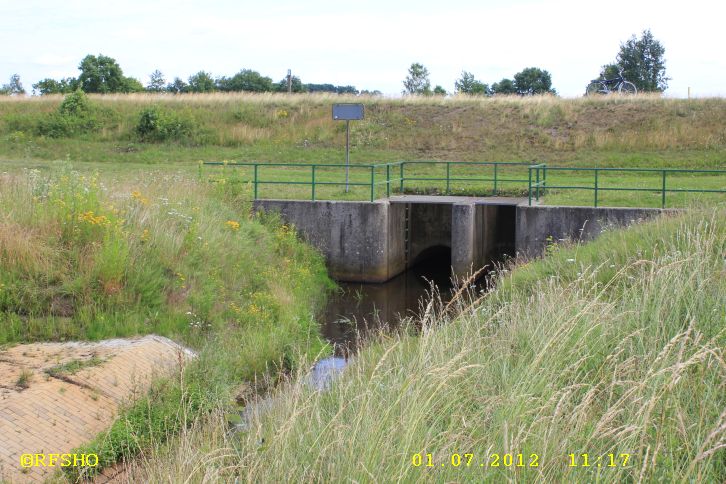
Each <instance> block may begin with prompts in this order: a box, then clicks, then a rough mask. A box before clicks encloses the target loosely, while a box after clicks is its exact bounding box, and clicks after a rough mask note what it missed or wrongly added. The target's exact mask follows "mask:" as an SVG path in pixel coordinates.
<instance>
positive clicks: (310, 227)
mask: <svg viewBox="0 0 726 484" xmlns="http://www.w3.org/2000/svg"><path fill="white" fill-rule="evenodd" d="M432 198H433V197H432ZM449 198H450V199H451V200H449V201H448V202H446V203H441V201H440V200H439V201H437V202H432V203H425V202H423V201H421V200H419V201H417V202H415V203H407V202H404V201H396V202H395V203H393V202H389V201H388V200H381V201H376V202H342V201H318V202H312V201H302V200H257V201H256V202H255V204H254V206H255V209H256V210H266V211H276V212H279V213H280V214H281V216H282V218H283V219H284V220H285V221H287V222H288V223H291V224H294V225H295V226H296V228H297V229H298V231H299V232H300V233H301V234H302V236H303V237H304V238H305V239H306V240H307V241H308V242H309V243H310V244H311V245H313V246H314V247H316V248H317V249H318V250H320V251H321V252H322V253H323V255H324V256H325V259H326V263H327V266H328V272H329V273H330V275H331V277H333V278H334V279H337V280H340V281H350V282H384V281H387V280H389V279H391V278H393V277H395V276H396V275H398V274H400V273H401V272H403V271H404V270H405V269H406V268H407V267H410V266H411V265H413V264H415V263H416V262H417V258H419V257H420V256H421V255H422V254H423V253H424V252H426V251H427V250H428V249H430V248H432V247H437V246H443V247H448V248H450V249H451V265H452V267H453V269H454V272H455V273H456V274H458V275H465V274H467V273H469V272H470V271H471V270H472V269H473V270H478V269H479V268H481V267H482V266H483V265H485V264H487V263H489V261H491V260H492V259H494V258H498V257H500V256H501V255H502V252H503V251H505V252H506V253H509V254H510V255H514V251H515V250H516V253H517V254H520V255H524V256H527V257H535V256H538V255H540V254H541V253H542V251H543V250H544V248H545V246H546V244H547V238H548V237H552V239H554V240H555V241H560V240H571V241H578V240H583V241H585V240H590V239H593V238H595V237H596V236H597V235H599V234H600V233H601V232H602V231H604V230H608V229H611V228H615V227H621V226H625V225H628V224H631V223H633V222H638V221H640V220H644V219H647V218H651V217H654V216H656V215H658V214H660V213H662V212H663V211H662V210H660V209H648V208H607V207H606V208H594V207H550V206H533V207H530V206H527V205H524V204H520V205H517V206H516V209H515V208H514V207H513V206H512V205H509V206H507V205H502V204H501V203H497V204H490V203H486V202H480V201H472V200H466V199H455V198H456V197H449ZM406 210H408V216H409V224H408V234H407V233H406V229H407V227H406ZM513 219H515V220H513ZM406 237H408V238H409V253H408V255H407V254H406Z"/></svg>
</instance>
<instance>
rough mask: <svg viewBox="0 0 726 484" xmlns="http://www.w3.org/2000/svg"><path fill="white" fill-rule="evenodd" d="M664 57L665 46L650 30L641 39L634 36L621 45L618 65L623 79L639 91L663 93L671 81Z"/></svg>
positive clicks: (645, 31) (617, 60)
mask: <svg viewBox="0 0 726 484" xmlns="http://www.w3.org/2000/svg"><path fill="white" fill-rule="evenodd" d="M664 55H665V48H664V47H663V45H662V44H661V43H660V42H659V41H658V40H656V39H655V37H653V34H652V33H651V32H650V30H644V31H643V33H642V35H641V37H640V38H639V39H638V38H636V37H635V35H633V36H632V37H631V38H630V39H628V40H627V41H626V42H625V43H624V44H620V52H618V55H617V58H616V63H617V65H618V66H619V67H620V69H622V70H623V77H625V79H627V80H628V81H630V82H632V83H633V84H635V87H637V88H638V91H658V92H663V91H665V90H666V89H667V88H668V81H669V80H670V79H669V78H668V77H666V72H665V59H664V57H663V56H664Z"/></svg>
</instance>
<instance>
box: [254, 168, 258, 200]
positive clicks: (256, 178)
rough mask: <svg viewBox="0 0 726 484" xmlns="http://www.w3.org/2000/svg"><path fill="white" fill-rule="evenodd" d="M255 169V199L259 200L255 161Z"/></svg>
mask: <svg viewBox="0 0 726 484" xmlns="http://www.w3.org/2000/svg"><path fill="white" fill-rule="evenodd" d="M254 171H255V175H254V178H255V200H257V163H255V168H254Z"/></svg>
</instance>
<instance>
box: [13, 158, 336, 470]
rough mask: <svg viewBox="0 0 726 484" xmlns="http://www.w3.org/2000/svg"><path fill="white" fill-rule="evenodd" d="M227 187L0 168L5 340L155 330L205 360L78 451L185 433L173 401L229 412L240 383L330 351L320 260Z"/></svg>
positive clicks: (125, 449) (119, 452)
mask: <svg viewBox="0 0 726 484" xmlns="http://www.w3.org/2000/svg"><path fill="white" fill-rule="evenodd" d="M225 181H226V179H222V180H220V183H217V184H207V183H202V182H199V181H198V180H196V179H195V178H194V177H193V176H190V175H189V174H185V173H180V172H174V171H164V172H159V171H157V172H153V171H145V172H127V173H125V174H123V175H120V174H118V173H116V174H113V175H102V174H92V173H82V172H78V171H76V170H74V169H73V167H72V166H70V165H68V164H67V163H60V164H57V165H55V166H51V167H50V168H48V169H44V170H39V169H32V170H25V171H24V172H21V173H19V174H9V173H3V174H0V344H6V343H11V344H12V343H18V342H26V341H38V340H51V341H58V340H61V341H62V340H79V339H80V340H88V339H90V340H95V339H102V338H109V337H124V336H135V335H143V334H149V333H156V334H162V335H166V336H169V337H172V338H174V339H175V340H177V341H180V342H182V343H183V344H185V345H188V346H191V347H193V348H194V349H196V350H197V351H198V353H199V358H197V360H196V361H195V362H194V363H192V364H191V365H189V367H188V368H186V369H185V375H184V379H183V380H182V379H178V380H171V381H165V382H160V383H159V384H158V385H156V386H155V388H154V390H153V391H152V392H151V393H150V394H149V395H148V396H147V397H145V398H144V399H142V400H141V401H140V402H137V403H136V404H134V405H132V406H131V407H130V408H128V409H126V410H125V411H124V412H123V413H122V416H121V418H120V419H119V420H118V421H117V422H116V423H114V425H113V427H112V428H111V430H110V431H109V432H108V433H104V434H103V435H101V436H99V438H98V439H96V440H95V441H94V442H92V443H91V444H89V446H87V447H86V449H87V450H88V451H89V452H97V453H98V454H99V455H100V456H101V464H102V465H104V466H107V465H109V464H112V463H114V462H115V461H116V460H117V459H119V458H126V457H130V456H131V455H134V454H136V453H138V452H140V451H142V450H143V449H144V448H145V447H147V446H148V445H149V444H150V442H152V441H158V439H162V438H166V436H167V435H171V434H173V433H174V432H176V431H179V430H180V428H181V427H182V426H184V425H186V421H185V420H184V418H182V417H183V415H182V414H180V413H179V411H178V410H179V402H180V399H181V398H184V399H185V402H186V403H185V404H184V405H185V408H187V410H188V414H187V415H189V416H191V417H196V416H198V415H199V414H200V413H201V414H203V413H205V412H207V411H209V410H210V409H211V408H215V407H218V406H229V405H233V398H232V397H233V394H234V392H235V388H236V387H239V386H240V385H242V384H246V385H248V386H249V385H251V386H252V387H255V385H256V383H255V382H256V381H259V382H263V381H264V380H263V377H265V376H267V377H268V378H272V379H273V380H274V378H276V377H278V376H279V375H280V374H282V373H285V372H288V371H291V370H292V369H294V368H296V367H297V365H299V364H300V362H301V361H304V360H306V359H307V357H308V356H309V355H311V354H312V355H316V354H318V353H319V352H320V351H322V349H323V348H324V343H323V341H322V339H321V336H320V333H319V330H318V327H317V324H316V322H315V319H314V314H315V311H316V310H317V309H318V308H319V306H320V305H321V303H322V302H323V301H324V299H325V297H326V291H327V290H328V289H329V288H330V287H331V285H332V282H331V281H330V280H329V279H328V277H327V274H326V269H325V266H324V263H323V259H322V257H321V256H320V254H319V253H317V252H315V251H314V250H313V249H312V248H310V247H309V246H307V245H305V244H303V243H302V242H301V241H300V240H299V239H298V238H297V235H296V233H295V232H294V230H292V229H291V228H290V227H289V226H287V225H285V224H283V223H282V221H281V220H279V219H278V218H275V217H260V216H255V215H254V214H253V213H252V212H251V209H250V206H249V203H248V202H246V201H245V200H247V199H249V195H248V194H247V193H246V190H247V187H246V185H243V184H238V183H237V184H235V183H224V182H225Z"/></svg>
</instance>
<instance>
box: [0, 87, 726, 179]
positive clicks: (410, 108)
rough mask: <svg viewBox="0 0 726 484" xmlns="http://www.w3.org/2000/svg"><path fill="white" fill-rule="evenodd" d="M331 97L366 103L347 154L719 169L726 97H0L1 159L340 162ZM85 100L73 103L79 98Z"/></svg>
mask: <svg viewBox="0 0 726 484" xmlns="http://www.w3.org/2000/svg"><path fill="white" fill-rule="evenodd" d="M334 102H362V103H364V104H365V108H366V119H365V120H363V121H356V122H353V123H351V145H352V150H353V154H352V161H353V162H354V163H355V162H372V161H376V162H381V161H386V162H387V161H396V160H398V159H408V160H411V159H443V160H460V161H537V162H548V163H556V164H570V163H574V164H579V165H592V164H595V163H599V165H600V166H632V165H638V166H658V167H666V166H674V167H689V168H698V167H711V168H713V167H723V166H724V160H723V156H722V155H723V150H724V148H725V147H726V130H725V129H724V126H726V101H724V100H723V99H720V98H715V99H693V100H685V99H665V98H661V97H659V96H637V97H628V98H621V97H617V96H610V97H588V98H579V99H561V98H556V97H551V96H534V97H508V96H495V97H493V98H477V97H457V98H438V97H425V98H403V99H384V98H376V97H351V96H331V95H300V94H298V95H292V96H290V95H284V94H276V95H273V94H259V95H254V94H196V95H195V94H188V95H163V94H156V95H154V94H130V95H105V96H100V95H91V96H90V97H89V102H87V103H83V102H82V103H73V105H72V106H70V108H71V109H68V106H66V108H65V109H64V108H63V107H62V104H61V103H62V97H60V96H43V97H38V98H2V99H0V157H3V158H6V159H12V160H17V159H26V160H28V159H44V160H48V159H66V158H70V159H71V160H73V161H119V162H144V163H157V162H170V161H171V162H180V161H181V162H183V161H187V162H190V161H194V162H196V161H197V160H200V159H203V160H205V161H221V160H223V159H230V160H237V161H276V162H290V161H291V162H300V161H305V162H322V163H325V162H328V163H331V162H340V161H341V160H343V155H342V153H343V146H344V144H345V123H342V122H335V121H333V120H332V119H331V105H332V104H333V103H334ZM78 104H80V105H78Z"/></svg>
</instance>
